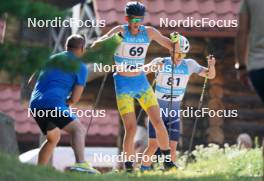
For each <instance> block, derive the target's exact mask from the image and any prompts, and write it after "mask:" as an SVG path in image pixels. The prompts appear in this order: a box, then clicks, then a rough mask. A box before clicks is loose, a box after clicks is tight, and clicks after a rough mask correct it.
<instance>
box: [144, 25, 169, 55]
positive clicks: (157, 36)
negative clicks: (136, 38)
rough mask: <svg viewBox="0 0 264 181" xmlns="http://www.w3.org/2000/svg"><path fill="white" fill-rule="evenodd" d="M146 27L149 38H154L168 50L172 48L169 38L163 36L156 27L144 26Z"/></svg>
mask: <svg viewBox="0 0 264 181" xmlns="http://www.w3.org/2000/svg"><path fill="white" fill-rule="evenodd" d="M146 29H147V31H148V35H149V38H150V39H151V40H154V41H156V42H157V43H158V44H160V45H161V46H163V47H165V48H167V49H169V50H172V45H173V43H172V41H171V40H170V39H169V38H167V37H166V36H163V35H162V34H161V33H160V32H159V31H158V30H157V29H156V28H153V27H146Z"/></svg>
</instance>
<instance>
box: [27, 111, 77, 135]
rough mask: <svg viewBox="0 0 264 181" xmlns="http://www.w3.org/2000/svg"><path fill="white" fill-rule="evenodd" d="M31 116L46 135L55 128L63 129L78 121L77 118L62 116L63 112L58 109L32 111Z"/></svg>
mask: <svg viewBox="0 0 264 181" xmlns="http://www.w3.org/2000/svg"><path fill="white" fill-rule="evenodd" d="M52 111H53V112H52ZM55 112H56V113H57V114H56V113H55ZM44 113H45V114H44ZM31 115H32V117H33V118H34V119H35V121H36V122H37V124H38V126H39V128H40V129H41V131H42V133H43V134H44V135H46V134H47V131H50V130H53V129H55V128H60V129H63V128H64V127H65V126H66V125H68V124H69V123H70V122H72V121H74V120H75V119H76V117H75V116H73V115H70V114H62V113H61V111H58V110H56V109H35V110H34V109H31Z"/></svg>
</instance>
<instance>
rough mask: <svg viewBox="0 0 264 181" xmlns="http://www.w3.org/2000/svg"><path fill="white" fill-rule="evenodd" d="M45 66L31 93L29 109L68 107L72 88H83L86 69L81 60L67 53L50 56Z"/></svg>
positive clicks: (86, 74) (86, 73)
mask: <svg viewBox="0 0 264 181" xmlns="http://www.w3.org/2000/svg"><path fill="white" fill-rule="evenodd" d="M58 60H62V61H61V62H59V61H58ZM56 61H57V62H56ZM53 62H54V63H53ZM47 65H49V66H46V67H45V68H44V69H43V70H42V71H41V72H40V75H39V77H38V81H37V83H36V85H35V88H34V90H33V92H32V95H31V99H30V108H31V109H32V108H38V109H47V108H55V107H61V108H63V107H68V106H67V105H66V101H67V98H68V97H69V96H70V94H71V92H72V89H73V88H74V86H75V85H82V86H85V84H86V80H87V76H88V69H87V67H86V65H85V64H84V63H83V62H82V61H81V59H79V58H77V57H76V56H75V55H74V54H73V53H71V52H69V51H64V52H61V53H58V54H55V55H53V56H51V57H50V60H49V61H48V63H47ZM69 65H70V66H73V67H72V68H71V67H70V66H69ZM76 65H77V66H76ZM71 69H72V70H71Z"/></svg>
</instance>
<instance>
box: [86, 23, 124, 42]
mask: <svg viewBox="0 0 264 181" xmlns="http://www.w3.org/2000/svg"><path fill="white" fill-rule="evenodd" d="M119 32H121V33H123V32H124V29H123V27H122V26H121V25H118V26H116V27H114V28H112V29H111V30H110V31H108V32H107V33H106V34H105V35H103V36H101V37H100V38H98V39H97V40H96V41H94V42H93V44H92V45H91V47H93V46H95V45H96V43H98V42H100V41H102V40H103V39H105V38H108V37H110V36H112V35H114V34H116V33H119Z"/></svg>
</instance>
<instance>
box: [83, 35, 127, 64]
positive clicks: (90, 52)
mask: <svg viewBox="0 0 264 181" xmlns="http://www.w3.org/2000/svg"><path fill="white" fill-rule="evenodd" d="M121 42H122V37H121V36H120V34H118V33H117V34H114V35H113V36H111V37H107V38H105V39H103V40H101V41H99V42H97V43H96V44H94V45H93V46H91V47H89V48H88V49H87V51H86V53H85V54H84V55H83V59H84V61H85V62H86V63H91V62H93V63H102V64H104V65H112V63H113V55H114V53H115V51H116V49H117V47H118V46H119V45H120V43H121Z"/></svg>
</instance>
